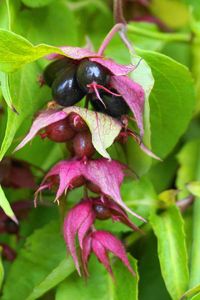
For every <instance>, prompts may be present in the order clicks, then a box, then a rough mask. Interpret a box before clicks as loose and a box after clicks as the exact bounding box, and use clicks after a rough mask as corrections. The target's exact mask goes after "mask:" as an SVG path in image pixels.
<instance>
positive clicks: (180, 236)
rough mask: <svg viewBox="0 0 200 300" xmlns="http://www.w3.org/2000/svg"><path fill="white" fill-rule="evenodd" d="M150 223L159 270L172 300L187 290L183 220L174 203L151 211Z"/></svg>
mask: <svg viewBox="0 0 200 300" xmlns="http://www.w3.org/2000/svg"><path fill="white" fill-rule="evenodd" d="M150 223H151V225H152V227H153V231H154V233H155V235H156V237H157V240H158V256H159V260H160V266H161V272H162V275H163V278H164V281H165V284H166V287H167V290H168V292H169V293H170V295H171V297H172V299H173V300H178V299H180V297H181V296H182V295H183V293H184V292H185V291H186V290H187V287H188V281H189V271H188V258H187V251H186V243H185V234H184V228H183V220H182V217H181V214H180V212H179V210H178V208H177V207H176V206H175V205H174V206H171V207H169V209H168V210H167V211H165V212H164V213H162V214H160V215H157V214H155V213H152V216H151V218H150Z"/></svg>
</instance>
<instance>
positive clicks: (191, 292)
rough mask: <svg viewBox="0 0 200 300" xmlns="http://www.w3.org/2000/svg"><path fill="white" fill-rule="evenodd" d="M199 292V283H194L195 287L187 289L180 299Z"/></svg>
mask: <svg viewBox="0 0 200 300" xmlns="http://www.w3.org/2000/svg"><path fill="white" fill-rule="evenodd" d="M199 292H200V284H198V285H196V286H195V287H193V288H191V289H189V290H188V291H187V292H185V293H184V294H183V296H182V297H181V299H180V300H183V299H186V298H188V297H192V296H195V295H196V294H198V293H199ZM192 299H193V298H192Z"/></svg>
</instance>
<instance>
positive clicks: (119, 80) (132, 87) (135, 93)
mask: <svg viewBox="0 0 200 300" xmlns="http://www.w3.org/2000/svg"><path fill="white" fill-rule="evenodd" d="M110 84H111V86H112V87H114V88H115V89H116V90H117V91H118V92H119V94H121V95H122V97H123V98H124V100H125V101H126V103H127V104H128V106H129V107H130V109H131V110H132V112H133V114H134V116H135V120H136V123H137V126H138V128H139V130H140V134H141V136H143V134H144V126H143V112H144V100H145V94H144V90H143V88H142V87H141V86H140V85H139V84H138V83H136V82H134V81H132V80H131V79H130V78H129V77H127V76H112V77H111V82H110Z"/></svg>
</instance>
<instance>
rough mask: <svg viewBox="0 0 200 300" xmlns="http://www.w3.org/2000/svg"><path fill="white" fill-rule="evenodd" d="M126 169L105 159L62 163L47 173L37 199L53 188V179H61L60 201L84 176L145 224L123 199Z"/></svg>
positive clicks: (122, 165) (57, 196)
mask: <svg viewBox="0 0 200 300" xmlns="http://www.w3.org/2000/svg"><path fill="white" fill-rule="evenodd" d="M126 169H127V166H126V165H124V164H121V163H119V162H118V161H115V160H112V161H109V160H107V159H105V158H99V159H96V160H87V162H84V161H80V160H68V161H61V162H59V163H58V164H56V165H55V166H54V167H53V168H52V169H51V170H50V171H49V172H48V173H47V175H46V176H45V178H44V180H43V181H42V184H41V186H40V187H39V189H38V190H37V192H36V198H37V194H38V193H39V192H40V191H42V190H45V189H47V188H51V186H52V184H51V181H50V179H51V178H52V177H55V176H58V177H59V186H58V190H57V194H56V200H58V199H59V198H60V197H61V196H62V194H63V193H64V192H65V193H66V192H67V191H68V189H69V187H71V183H72V182H73V179H75V178H78V177H79V176H84V177H85V178H86V179H87V180H89V181H91V182H92V183H94V184H96V185H97V186H98V187H99V188H100V190H101V193H102V194H103V195H106V196H108V197H110V198H111V199H113V200H114V201H115V202H116V203H117V204H118V205H120V206H121V207H122V208H123V209H125V210H126V211H128V212H130V213H131V214H132V215H134V216H135V217H137V218H139V219H140V220H142V221H144V222H145V220H144V219H143V218H142V217H141V216H139V215H137V214H136V213H134V212H133V211H132V210H130V209H129V208H128V207H127V206H126V205H125V203H124V202H123V200H122V198H121V195H120V186H121V184H122V181H123V179H124V176H125V174H124V171H125V170H126Z"/></svg>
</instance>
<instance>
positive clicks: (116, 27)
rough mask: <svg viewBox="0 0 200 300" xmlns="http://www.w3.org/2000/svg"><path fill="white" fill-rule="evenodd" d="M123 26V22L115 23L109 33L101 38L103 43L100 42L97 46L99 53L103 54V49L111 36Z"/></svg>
mask: <svg viewBox="0 0 200 300" xmlns="http://www.w3.org/2000/svg"><path fill="white" fill-rule="evenodd" d="M123 28H124V24H123V23H118V24H115V26H114V27H113V28H112V29H111V30H110V31H109V33H108V34H107V36H106V37H105V39H104V40H103V43H102V44H101V46H100V48H99V51H98V54H99V55H103V52H104V51H105V49H106V47H107V46H108V44H109V43H110V41H111V40H112V38H113V36H114V35H115V34H116V33H117V32H119V31H120V30H122V29H123Z"/></svg>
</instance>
